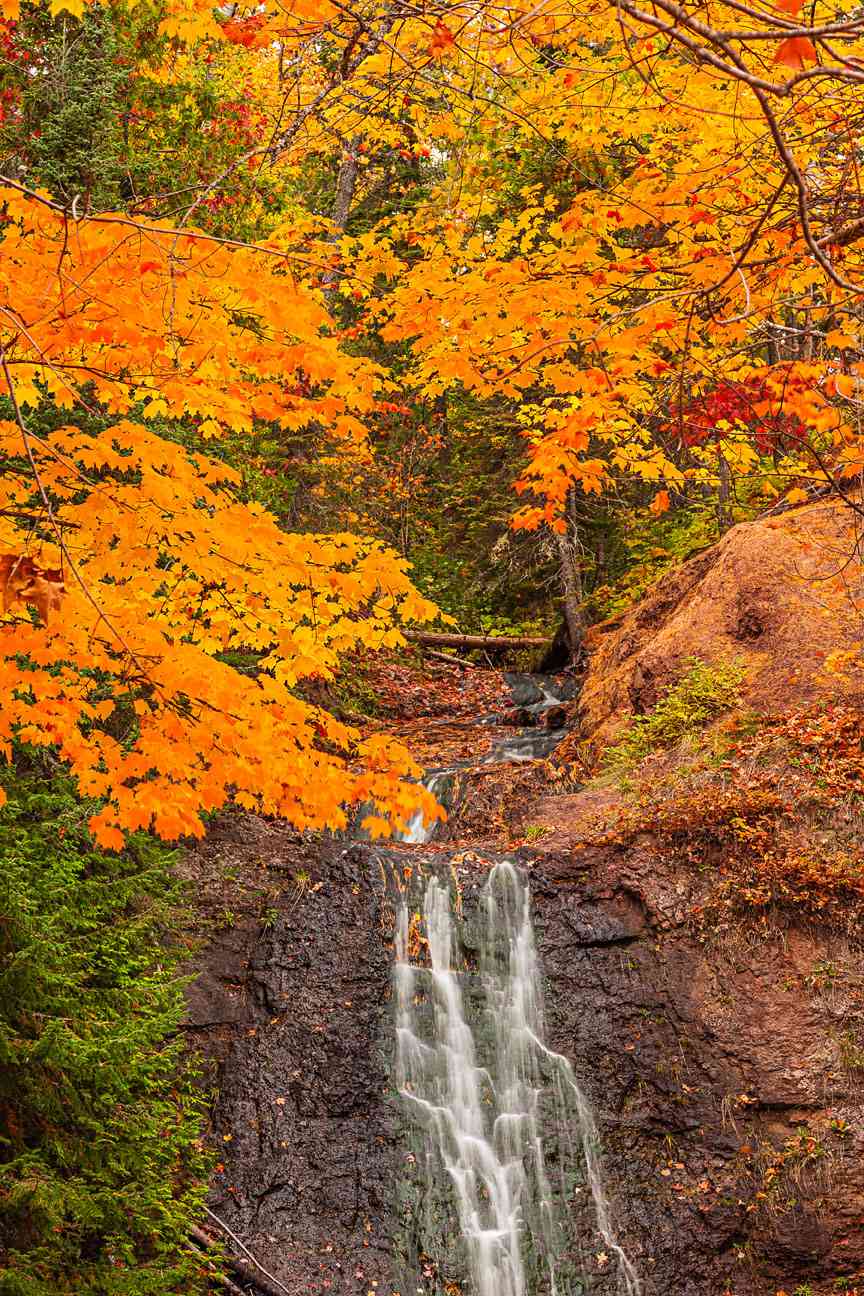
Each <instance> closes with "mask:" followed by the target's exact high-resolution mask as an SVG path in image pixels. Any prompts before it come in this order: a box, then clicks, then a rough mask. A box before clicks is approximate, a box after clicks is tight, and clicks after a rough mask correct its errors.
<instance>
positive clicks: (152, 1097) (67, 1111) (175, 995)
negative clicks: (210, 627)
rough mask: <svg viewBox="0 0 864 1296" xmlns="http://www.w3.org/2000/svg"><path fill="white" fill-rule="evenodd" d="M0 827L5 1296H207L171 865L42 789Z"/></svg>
mask: <svg viewBox="0 0 864 1296" xmlns="http://www.w3.org/2000/svg"><path fill="white" fill-rule="evenodd" d="M4 782H5V786H6V792H7V795H8V798H9V799H8V802H7V804H6V805H5V806H4V807H3V809H2V811H0V852H2V859H3V868H2V878H0V1293H2V1294H3V1296H65V1294H66V1293H69V1294H70V1296H71V1294H72V1293H74V1296H169V1293H192V1292H200V1291H201V1290H202V1289H203V1285H202V1281H201V1279H200V1277H199V1274H198V1265H197V1263H195V1261H194V1258H193V1257H192V1256H191V1255H190V1253H189V1252H188V1250H185V1249H184V1240H185V1238H186V1237H188V1232H189V1225H190V1223H191V1222H192V1221H193V1219H194V1217H195V1216H196V1215H197V1213H198V1203H199V1201H200V1198H201V1196H202V1195H203V1191H204V1177H205V1170H206V1166H205V1164H204V1158H203V1156H202V1153H201V1150H200V1145H199V1143H198V1139H197V1135H198V1130H199V1126H200V1122H201V1113H200V1110H199V1100H198V1099H197V1098H196V1097H195V1096H194V1088H193V1077H192V1076H191V1074H190V1073H189V1070H188V1067H185V1066H184V1063H183V1061H182V1056H181V1049H182V1044H181V1042H180V1041H179V1040H178V1039H177V1035H176V1032H177V1027H178V1025H179V1023H180V1021H181V1019H182V1016H183V998H182V983H181V982H180V981H179V980H178V963H177V958H176V957H175V955H174V954H173V953H172V952H171V951H170V950H169V949H168V948H166V943H165V935H166V927H167V926H168V925H169V924H170V922H171V909H172V906H173V905H174V904H175V903H176V901H177V900H178V898H179V897H178V894H177V884H176V883H175V882H174V881H173V879H172V876H171V871H170V865H171V861H172V853H171V852H170V851H168V850H167V849H166V848H165V847H164V846H162V845H160V844H157V843H156V842H154V841H153V840H152V839H151V838H149V837H147V836H146V835H145V834H136V835H135V836H133V837H132V838H131V839H130V842H129V845H128V847H127V848H126V850H124V851H123V852H122V854H113V853H112V854H110V855H108V854H105V853H103V852H101V851H99V850H97V849H94V848H93V845H92V842H91V840H90V838H89V836H88V833H87V829H86V823H87V817H88V814H89V809H88V808H87V807H84V806H83V805H82V804H81V802H80V800H79V799H77V798H76V796H75V795H74V794H73V792H72V790H71V787H70V785H69V784H68V783H66V782H63V781H61V780H60V779H58V778H56V777H55V778H54V779H53V780H47V779H46V778H45V776H44V771H39V772H38V773H31V774H30V775H20V774H19V775H18V776H14V775H11V774H7V776H6V778H5V780H4Z"/></svg>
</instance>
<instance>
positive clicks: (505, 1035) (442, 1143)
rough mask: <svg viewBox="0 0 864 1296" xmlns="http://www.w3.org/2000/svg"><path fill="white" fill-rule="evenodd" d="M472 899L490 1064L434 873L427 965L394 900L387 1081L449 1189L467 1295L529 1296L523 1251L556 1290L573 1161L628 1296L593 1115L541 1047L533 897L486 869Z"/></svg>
mask: <svg viewBox="0 0 864 1296" xmlns="http://www.w3.org/2000/svg"><path fill="white" fill-rule="evenodd" d="M482 903H483V918H484V924H483V926H484V935H483V942H482V948H481V951H480V967H479V973H480V978H479V979H480V988H481V991H482V996H483V1010H484V1012H483V1015H484V1016H485V1018H486V1022H487V1024H488V1026H491V1030H492V1036H493V1039H494V1051H493V1055H492V1059H491V1061H490V1065H489V1068H488V1069H485V1068H483V1067H481V1066H480V1065H478V1061H477V1051H478V1050H477V1042H476V1041H475V1037H474V1034H473V1032H472V1029H471V1027H470V1025H469V1023H468V1015H467V1014H466V1011H465V1004H464V998H463V989H462V980H463V974H461V973H460V971H459V969H457V968H456V967H454V949H453V946H454V942H455V924H454V918H453V914H452V912H451V905H450V894H449V891H448V889H447V887H445V886H444V885H443V884H442V883H440V882H439V881H438V880H437V879H435V878H433V879H432V880H431V881H430V882H429V883H428V885H427V887H426V893H425V898H424V915H423V917H424V921H425V927H426V937H427V941H428V945H429V956H430V964H431V967H429V968H426V967H419V966H415V965H413V964H412V963H411V962H410V960H409V952H408V942H409V925H408V910H407V906H406V905H405V904H403V905H402V906H401V908H400V912H399V915H398V924H397V938H396V966H395V974H394V975H395V995H396V1040H397V1050H396V1053H397V1056H396V1069H397V1082H398V1084H399V1088H400V1092H401V1094H402V1096H403V1098H404V1099H405V1101H406V1103H407V1105H408V1109H409V1112H410V1113H411V1114H412V1115H413V1116H414V1117H415V1118H416V1119H417V1121H418V1123H420V1124H421V1125H422V1127H423V1129H424V1131H425V1135H426V1142H427V1158H426V1160H427V1163H428V1164H430V1165H431V1164H433V1163H434V1161H435V1159H436V1154H437V1157H438V1158H440V1161H441V1162H442V1163H443V1165H444V1167H445V1169H446V1172H447V1174H448V1176H449V1179H450V1182H451V1184H452V1187H453V1192H454V1196H455V1202H456V1207H457V1212H458V1217H459V1226H460V1230H461V1233H462V1237H463V1241H464V1244H465V1249H466V1254H467V1259H468V1267H469V1271H470V1276H471V1280H472V1287H473V1291H474V1292H475V1293H476V1296H528V1290H529V1289H528V1286H527V1285H526V1284H527V1277H526V1267H525V1256H526V1254H528V1253H529V1252H530V1253H531V1254H532V1255H533V1256H535V1257H539V1258H540V1262H541V1263H542V1266H543V1268H544V1270H545V1273H546V1280H547V1285H548V1287H549V1290H550V1291H551V1292H552V1293H553V1296H555V1294H556V1293H558V1292H559V1288H558V1286H557V1284H556V1264H557V1261H558V1258H559V1256H560V1254H561V1251H562V1247H563V1245H564V1243H565V1241H566V1228H565V1222H564V1219H563V1216H562V1210H561V1197H562V1196H563V1195H564V1194H565V1193H566V1184H567V1180H568V1174H571V1173H572V1170H573V1169H574V1168H576V1167H578V1165H579V1161H580V1156H579V1154H580V1153H581V1160H582V1162H583V1163H584V1166H585V1173H586V1178H587V1182H588V1184H589V1186H590V1191H591V1194H592V1199H593V1204H594V1212H595V1217H596V1225H597V1231H598V1233H599V1235H600V1237H601V1238H602V1239H603V1244H604V1247H605V1249H606V1251H607V1253H608V1254H609V1256H610V1257H614V1260H615V1262H617V1270H618V1275H617V1276H618V1288H619V1291H620V1292H622V1293H625V1294H626V1296H638V1293H639V1289H640V1288H639V1280H638V1278H637V1276H636V1273H635V1270H634V1269H633V1266H632V1264H631V1263H630V1261H629V1260H628V1258H627V1256H626V1255H625V1254H624V1251H623V1250H622V1248H621V1246H620V1245H619V1244H618V1242H617V1240H616V1238H615V1236H614V1233H613V1229H612V1224H611V1219H610V1211H609V1205H608V1202H607V1199H606V1195H605V1193H604V1190H603V1184H602V1177H601V1171H600V1164H599V1157H598V1152H597V1144H598V1137H597V1128H596V1124H595V1121H594V1118H593V1115H592V1113H591V1110H590V1107H589V1106H588V1103H587V1101H586V1099H585V1096H584V1094H583V1093H582V1091H581V1089H580V1088H579V1085H578V1084H577V1082H576V1079H575V1076H574V1075H573V1071H572V1068H571V1066H570V1063H569V1062H568V1061H567V1059H566V1058H565V1057H563V1056H562V1055H561V1054H559V1053H555V1052H553V1051H552V1050H551V1049H549V1048H547V1046H546V1044H545V1043H544V1034H545V1030H544V1023H543V1006H542V999H541V991H540V985H541V982H540V971H539V965H538V959H537V950H536V946H535V942H534V932H533V928H532V925H531V915H530V896H529V892H528V887H527V886H526V884H525V883H524V881H523V880H522V878H521V876H520V874H519V873H518V871H517V870H516V869H515V868H514V866H513V865H512V864H510V863H502V864H498V865H496V866H495V868H494V869H493V870H492V871H491V873H490V875H489V878H488V881H487V883H486V887H485V889H484V894H483V901H482ZM426 996H429V997H431V999H432V1006H433V1026H432V1031H431V1037H430V1038H427V1039H424V1038H423V1037H422V1026H421V1021H420V1013H419V1012H418V1004H422V1003H423V1002H424V1001H425V999H426ZM541 1063H542V1064H543V1065H542V1066H541ZM543 1071H545V1072H546V1073H547V1074H551V1077H552V1083H551V1096H552V1097H553V1098H554V1102H553V1103H552V1104H551V1106H552V1107H554V1110H555V1124H556V1129H555V1130H554V1131H551V1132H553V1133H554V1135H555V1137H556V1138H557V1140H558V1146H559V1162H560V1164H559V1174H560V1185H559V1191H558V1193H557V1195H556V1193H554V1192H553V1190H552V1187H551V1185H550V1182H549V1177H548V1173H547V1168H546V1160H545V1155H544V1145H543V1135H544V1130H543V1129H542V1128H541V1125H542V1113H541V1099H542V1098H543V1095H544V1091H545V1093H546V1095H547V1102H546V1103H545V1105H544V1110H546V1111H547V1112H548V1111H549V1109H550V1103H549V1101H548V1096H549V1095H550V1086H549V1085H548V1084H547V1083H546V1082H545V1081H544V1078H543ZM574 1126H575V1127H576V1129H575V1133H574ZM546 1132H547V1133H549V1132H550V1131H546ZM565 1153H567V1154H569V1156H565ZM568 1160H569V1164H565V1161H568Z"/></svg>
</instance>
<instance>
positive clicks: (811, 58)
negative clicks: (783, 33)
mask: <svg viewBox="0 0 864 1296" xmlns="http://www.w3.org/2000/svg"><path fill="white" fill-rule="evenodd" d="M818 58H819V56H818V54H817V52H816V46H815V45H814V44H813V42H812V41H811V40H810V37H809V36H790V37H788V39H787V40H784V41H781V43H780V44H779V45H778V46H777V50H776V52H775V54H774V62H775V63H782V64H783V66H784V67H788V68H793V69H794V70H795V71H800V70H801V69H802V68H803V67H805V66H806V65H807V64H808V63H816V62H817V61H818Z"/></svg>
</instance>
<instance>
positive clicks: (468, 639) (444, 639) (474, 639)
mask: <svg viewBox="0 0 864 1296" xmlns="http://www.w3.org/2000/svg"><path fill="white" fill-rule="evenodd" d="M402 633H403V634H404V635H405V638H406V639H408V640H409V642H410V643H417V644H420V645H422V646H423V647H429V648H547V647H548V646H549V644H551V642H552V640H551V639H550V638H548V637H546V636H541V637H535V636H528V635H464V634H443V633H442V634H439V633H438V632H437V631H432V630H403V632H402Z"/></svg>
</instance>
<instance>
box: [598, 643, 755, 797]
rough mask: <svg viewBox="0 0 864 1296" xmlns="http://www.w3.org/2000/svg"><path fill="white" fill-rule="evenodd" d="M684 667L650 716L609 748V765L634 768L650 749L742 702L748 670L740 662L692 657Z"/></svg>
mask: <svg viewBox="0 0 864 1296" xmlns="http://www.w3.org/2000/svg"><path fill="white" fill-rule="evenodd" d="M684 666H685V671H684V674H683V675H682V676H681V678H680V679H679V680H678V682H677V684H673V685H672V686H671V688H669V689H668V691H667V692H666V693H665V694H664V695H663V697H661V698H660V700H659V701H658V703H657V704H656V706H655V707H654V708H653V710H652V711H651V712H650V713H649V714H648V715H644V716H636V717H635V719H634V720H633V721H632V723H631V725H630V727H629V728H628V729H627V730H626V732H625V733H624V735H623V736H622V737H621V739H620V740H619V741H618V742H617V743H616V744H615V745H614V746H612V747H610V748H609V749H608V750H607V752H606V754H605V757H604V764H605V766H606V767H607V769H610V770H612V771H613V772H624V771H626V770H629V769H632V768H633V766H634V765H638V764H639V762H640V761H641V760H643V759H644V757H645V756H648V755H649V754H650V753H651V752H653V751H657V750H659V749H660V748H663V747H671V746H672V744H673V743H676V742H680V741H681V739H682V738H691V737H694V736H695V735H697V734H699V733H701V732H702V730H703V729H704V728H705V727H706V725H708V724H710V723H711V721H712V720H714V719H715V718H716V717H717V716H718V715H721V714H722V713H723V712H724V711H728V710H730V709H731V708H732V707H735V706H737V705H738V704H739V703H740V701H741V685H742V683H743V681H744V669H743V667H742V666H741V664H740V663H739V662H723V661H720V662H711V663H707V662H703V661H700V659H699V658H698V657H688V658H687V659H686V661H685V662H684Z"/></svg>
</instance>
